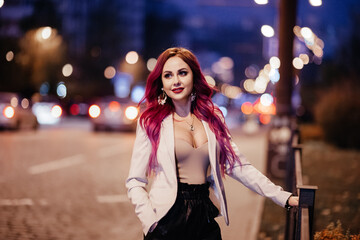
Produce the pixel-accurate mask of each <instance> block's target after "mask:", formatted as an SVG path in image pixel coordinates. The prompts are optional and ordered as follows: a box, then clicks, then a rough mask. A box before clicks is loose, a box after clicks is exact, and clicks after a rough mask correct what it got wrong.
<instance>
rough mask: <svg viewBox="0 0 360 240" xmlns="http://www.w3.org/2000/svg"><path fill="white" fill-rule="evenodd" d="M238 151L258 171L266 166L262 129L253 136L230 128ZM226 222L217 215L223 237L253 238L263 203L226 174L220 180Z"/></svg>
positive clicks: (234, 239) (265, 146) (255, 237)
mask: <svg viewBox="0 0 360 240" xmlns="http://www.w3.org/2000/svg"><path fill="white" fill-rule="evenodd" d="M230 132H231V134H232V135H233V139H234V141H235V143H236V145H237V146H238V147H239V149H240V152H241V153H243V154H244V155H245V156H246V158H247V159H248V160H249V161H250V162H251V163H252V164H253V166H255V167H256V168H257V169H258V170H260V171H261V172H263V173H264V172H265V169H266V153H267V137H266V133H267V131H266V129H260V131H259V132H257V133H256V134H254V135H246V134H245V133H244V132H243V131H241V129H238V128H235V129H231V130H230ZM224 184H225V191H226V197H227V201H228V211H229V218H230V225H229V226H226V224H225V222H224V219H223V218H222V217H219V218H217V221H218V223H219V225H220V228H221V232H222V237H223V240H256V239H257V235H258V232H259V228H260V223H261V216H262V211H263V206H264V200H265V198H263V197H262V196H260V195H258V194H256V193H254V192H252V191H251V190H249V189H247V188H246V187H245V186H243V185H242V184H241V183H239V182H237V181H235V180H233V179H231V178H230V177H226V179H225V180H224Z"/></svg>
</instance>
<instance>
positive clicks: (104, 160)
mask: <svg viewBox="0 0 360 240" xmlns="http://www.w3.org/2000/svg"><path fill="white" fill-rule="evenodd" d="M279 2H280V1H279V0H269V1H268V0H242V1H237V0H182V1H178V0H101V1H100V0H92V1H90V0H76V1H73V0H61V1H59V0H0V128H1V130H2V131H1V132H0V174H1V175H0V185H1V187H0V216H1V217H0V218H1V219H0V238H1V239H115V238H117V239H136V237H138V238H139V237H140V238H141V229H140V223H139V222H138V221H137V219H136V217H135V215H134V213H133V209H132V208H131V207H130V205H125V206H126V207H124V206H123V204H124V203H126V204H127V201H128V200H127V198H126V190H125V188H124V180H125V178H126V175H127V171H128V167H129V159H130V156H131V149H132V144H133V141H134V137H135V135H134V128H135V126H136V120H137V118H138V117H139V114H140V112H141V110H142V109H143V107H144V106H142V105H140V106H138V102H139V100H140V99H141V98H142V96H143V93H144V86H145V83H146V77H147V75H148V74H149V73H150V71H152V69H153V68H154V66H155V64H156V58H157V57H158V55H159V54H160V53H161V52H162V51H164V50H165V49H167V48H169V47H174V46H182V47H186V48H189V49H190V50H192V51H193V52H194V53H195V55H196V56H197V57H198V59H199V62H200V64H201V67H202V70H203V72H204V74H205V75H206V79H207V81H208V83H209V84H211V85H213V86H215V88H217V89H218V91H217V92H215V93H214V95H213V101H214V103H216V104H217V105H218V106H219V107H220V109H221V110H222V111H223V113H224V115H225V116H226V119H227V123H228V125H229V127H230V128H231V129H232V130H231V131H232V132H234V135H235V136H236V137H237V138H238V141H239V143H240V145H243V146H244V147H243V148H245V149H246V148H248V149H250V150H253V151H258V150H261V151H262V152H263V153H264V154H263V155H266V152H267V151H268V149H267V145H266V144H265V145H264V144H262V143H263V142H262V140H261V139H267V137H268V136H267V133H268V132H267V130H268V129H269V128H270V127H271V125H272V124H274V121H276V118H275V117H276V114H277V109H276V100H277V96H279V95H281V94H282V92H276V91H275V90H276V85H277V84H278V82H279V80H280V78H281V76H280V74H279V68H280V66H281V62H280V59H279V54H278V53H279V49H280V48H281V47H282V46H279V23H280V18H279ZM296 5H297V10H296V16H295V19H296V26H295V27H294V28H293V34H294V48H293V56H294V58H293V61H292V68H293V69H292V71H293V74H294V75H293V76H294V78H293V79H292V88H289V91H291V108H292V115H293V116H294V117H295V118H296V121H297V122H298V124H299V129H300V135H301V139H302V141H303V142H304V152H303V153H304V172H305V174H306V179H307V181H308V182H311V183H312V184H315V185H319V189H320V190H319V193H318V199H319V200H318V201H317V204H318V207H319V208H318V209H317V210H316V211H317V216H318V218H317V219H316V222H315V229H316V230H318V231H319V230H321V229H324V228H325V227H326V226H327V225H328V224H330V222H336V221H337V220H340V221H341V222H342V223H343V225H344V228H345V230H346V229H350V230H351V231H352V232H354V233H358V232H359V231H360V229H359V226H360V219H359V218H360V217H359V216H360V213H359V202H360V192H359V189H360V186H359V185H360V183H359V181H358V179H357V175H358V172H359V170H360V164H359V161H360V153H359V149H360V127H359V123H360V98H359V93H360V28H359V26H360V2H359V1H358V0H342V1H335V0H328V1H323V2H322V1H321V0H299V1H298V2H297V4H296ZM285 91H286V89H285ZM249 139H252V140H254V143H253V141H249ZM257 139H260V140H257ZM259 141H260V143H261V144H260V143H259ZM247 142H251V143H253V144H252V145H251V146H247V145H246V144H247ZM240 148H241V147H240ZM263 155H261V156H263ZM255 158H258V156H255ZM260 158H261V157H260ZM260 161H261V162H263V164H262V165H261V166H265V165H266V157H264V158H263V160H260ZM259 167H260V165H259ZM264 168H265V167H264ZM271 175H272V176H273V177H274V179H275V180H278V181H279V183H280V184H281V183H282V182H281V181H282V176H281V174H280V176H276V174H274V173H272V174H271ZM321 188H322V189H323V191H321ZM90 196H92V197H93V198H92V197H90ZM84 203H86V204H84ZM106 203H108V204H106ZM109 203H113V204H109ZM114 203H115V204H114ZM99 204H100V205H101V207H100V205H99ZM261 204H263V203H261ZM268 205H269V204H268V203H267V202H265V207H264V211H263V214H261V213H262V211H261V212H260V215H259V217H260V219H261V224H258V225H259V226H258V228H257V230H256V238H258V239H264V238H267V239H269V238H270V239H281V234H282V233H283V231H284V228H283V223H282V222H284V221H283V220H282V219H279V217H278V218H276V219H273V218H268V217H266V216H273V217H276V216H278V215H277V213H272V212H270V213H269V212H268V211H269V208H270V209H271V208H272V207H271V206H272V205H270V207H267V206H268ZM50 206H51V207H50ZM89 209H90V211H89ZM124 216H125V217H124ZM94 222H96V227H94ZM110 223H111V224H115V225H116V226H113V227H109V225H110ZM72 226H73V227H74V226H76V227H74V228H72ZM134 226H135V227H134ZM133 228H135V230H129V229H133ZM126 230H128V231H126ZM135 236H136V237H135ZM224 239H231V238H226V237H224ZM248 239H250V238H248Z"/></svg>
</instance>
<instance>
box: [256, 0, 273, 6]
mask: <svg viewBox="0 0 360 240" xmlns="http://www.w3.org/2000/svg"><path fill="white" fill-rule="evenodd" d="M254 1H255V3H257V4H259V5H265V4H268V2H269V1H268V0H254Z"/></svg>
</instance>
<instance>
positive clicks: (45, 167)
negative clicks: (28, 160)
mask: <svg viewBox="0 0 360 240" xmlns="http://www.w3.org/2000/svg"><path fill="white" fill-rule="evenodd" d="M83 162H85V156H84V155H83V154H77V155H74V156H71V157H66V158H63V159H59V160H55V161H51V162H46V163H42V164H38V165H34V166H31V167H30V168H29V169H28V172H29V173H30V174H40V173H45V172H49V171H54V170H58V169H62V168H67V167H71V166H74V165H78V164H81V163H83Z"/></svg>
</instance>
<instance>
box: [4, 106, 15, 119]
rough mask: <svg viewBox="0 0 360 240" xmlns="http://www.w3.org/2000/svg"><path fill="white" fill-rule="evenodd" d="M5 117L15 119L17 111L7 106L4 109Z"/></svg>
mask: <svg viewBox="0 0 360 240" xmlns="http://www.w3.org/2000/svg"><path fill="white" fill-rule="evenodd" d="M3 115H4V116H5V117H6V118H9V119H10V118H13V117H14V115H15V109H14V108H13V107H10V106H7V107H5V108H4V111H3Z"/></svg>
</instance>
